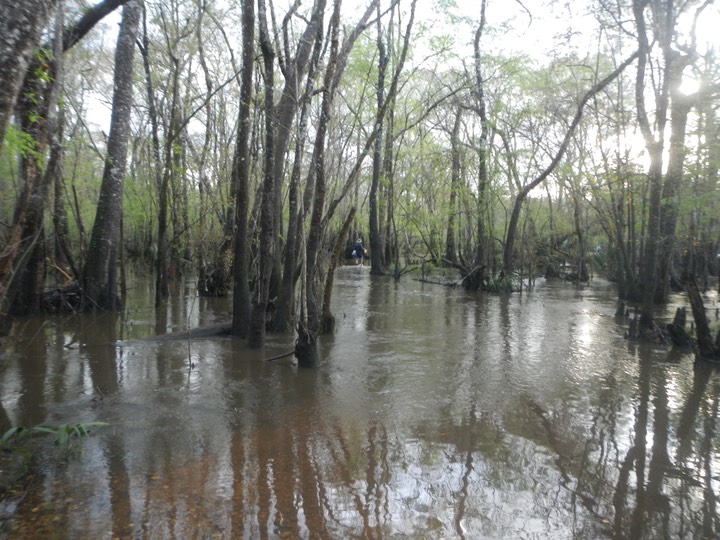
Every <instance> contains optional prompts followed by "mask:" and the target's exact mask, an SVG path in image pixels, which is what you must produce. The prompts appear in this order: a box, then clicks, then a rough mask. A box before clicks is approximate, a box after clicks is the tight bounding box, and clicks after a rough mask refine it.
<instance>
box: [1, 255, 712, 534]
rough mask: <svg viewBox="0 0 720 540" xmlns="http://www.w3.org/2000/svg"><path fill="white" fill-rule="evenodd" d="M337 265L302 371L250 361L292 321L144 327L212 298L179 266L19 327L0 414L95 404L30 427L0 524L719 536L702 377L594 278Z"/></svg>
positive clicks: (277, 345)
mask: <svg viewBox="0 0 720 540" xmlns="http://www.w3.org/2000/svg"><path fill="white" fill-rule="evenodd" d="M335 287H336V288H335V294H334V302H335V304H334V313H335V315H336V318H337V329H336V332H335V334H334V335H332V336H327V337H325V338H323V340H322V342H321V343H320V346H321V350H322V352H323V357H324V358H325V362H324V363H323V365H322V366H320V367H319V368H318V369H313V370H299V369H297V368H294V367H289V366H287V365H278V364H276V363H273V362H266V361H265V360H264V358H265V356H273V355H274V354H277V353H278V352H284V351H285V350H287V349H289V348H291V347H292V340H293V336H292V335H273V336H270V338H269V339H270V342H269V343H268V348H267V351H266V352H260V351H252V350H249V349H247V348H246V347H245V346H244V344H243V343H242V342H239V341H234V340H232V339H229V338H214V339H208V340H197V341H193V342H192V343H189V342H186V341H174V342H157V341H152V342H148V341H142V340H141V339H140V338H142V337H145V336H147V335H151V334H152V333H153V332H154V331H155V330H157V329H162V331H163V332H165V331H178V330H182V329H183V328H187V327H188V326H194V325H195V324H213V323H216V322H218V321H220V320H223V318H224V317H227V313H228V311H229V306H228V305H227V304H228V302H229V300H227V301H225V302H223V301H222V300H214V301H213V302H206V301H204V300H200V299H198V298H195V297H194V296H193V295H192V294H190V291H192V287H191V285H180V286H178V287H177V289H176V290H175V291H174V292H175V296H174V298H173V301H172V302H171V303H170V304H169V305H168V307H167V309H163V310H160V311H156V310H155V308H154V307H153V306H152V305H151V304H150V302H151V300H152V294H150V293H149V292H148V289H147V284H146V283H143V282H141V283H138V286H137V287H136V288H135V289H133V291H135V292H136V293H137V295H138V296H136V299H135V300H132V299H131V303H130V304H129V306H130V309H129V310H128V311H127V312H126V313H125V314H123V316H120V317H117V316H102V317H87V318H85V317H76V318H72V319H50V320H30V321H28V322H27V324H25V325H24V326H20V327H19V328H18V329H17V331H16V332H15V335H14V337H13V340H14V341H13V343H12V346H11V348H10V350H9V352H8V360H7V362H6V367H5V369H4V370H3V371H2V373H0V392H2V393H1V394H0V396H1V400H0V403H1V405H2V409H0V412H2V415H0V421H3V422H5V423H6V424H8V423H12V424H14V425H17V424H25V425H34V424H37V423H40V422H48V423H54V424H59V423H62V422H78V421H81V422H89V421H92V420H102V421H105V422H108V423H109V424H110V426H109V427H107V428H105V429H103V430H102V431H99V432H97V433H95V434H93V435H92V436H91V437H90V438H89V439H87V440H85V441H83V442H82V444H81V446H80V448H81V451H80V452H79V453H78V454H77V455H76V456H75V457H74V458H71V459H59V458H58V457H57V452H56V451H55V450H53V449H51V448H48V449H47V453H46V456H45V457H44V458H43V460H42V468H41V472H42V474H40V475H38V476H37V477H36V478H35V479H34V480H33V482H32V483H31V484H30V485H29V486H28V492H27V495H26V496H25V498H24V499H23V500H22V503H21V505H20V509H19V512H18V515H17V516H16V519H15V521H14V523H13V527H14V529H13V530H12V533H11V534H9V535H10V536H12V537H13V538H36V537H38V535H40V536H45V537H49V538H153V539H155V538H161V539H162V538H298V537H313V538H315V537H320V538H336V537H359V538H383V537H399V536H407V537H413V538H423V537H425V538H468V539H469V538H473V539H474V538H502V537H505V538H553V539H554V538H598V537H608V538H661V537H665V538H674V537H714V536H716V535H717V532H718V531H717V527H718V525H717V524H718V514H717V509H716V499H717V493H718V491H717V488H718V473H717V470H716V465H717V462H718V461H717V460H718V448H717V442H716V440H717V437H715V418H716V417H717V409H718V401H719V400H720V378H718V374H717V373H716V372H715V371H714V370H711V369H693V366H692V358H691V356H690V354H689V353H688V352H687V351H679V352H678V351H675V352H672V353H669V352H668V351H667V350H665V349H663V348H659V347H652V346H645V345H642V346H641V345H638V344H633V343H628V342H627V341H626V340H625V339H624V338H623V328H622V327H621V326H618V324H617V323H616V322H615V320H614V317H613V314H614V292H613V290H612V288H611V287H610V286H608V285H607V284H602V283H597V284H593V285H592V286H589V287H586V288H584V289H580V290H577V289H575V288H574V287H571V286H568V287H566V286H564V285H555V284H541V285H539V286H538V287H537V288H536V290H535V291H533V292H531V293H524V294H523V295H512V296H496V295H477V296H475V295H468V294H467V293H465V292H464V291H462V290H456V289H448V288H444V287H440V286H435V285H428V284H422V283H418V282H414V281H404V282H402V283H396V282H393V281H389V280H384V279H378V278H373V277H371V276H369V273H368V272H367V269H363V268H357V267H349V268H341V269H339V270H338V275H337V277H336V280H335ZM3 415H4V419H3ZM5 534H8V533H7V531H5Z"/></svg>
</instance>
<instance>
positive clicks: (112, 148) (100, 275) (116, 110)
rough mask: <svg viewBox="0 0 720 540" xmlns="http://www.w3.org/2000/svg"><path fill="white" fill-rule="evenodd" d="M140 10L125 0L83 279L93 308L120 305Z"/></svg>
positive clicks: (108, 308)
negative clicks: (119, 278)
mask: <svg viewBox="0 0 720 540" xmlns="http://www.w3.org/2000/svg"><path fill="white" fill-rule="evenodd" d="M140 14H141V4H140V2H138V1H136V0H132V1H130V2H128V4H126V5H125V7H124V8H123V16H122V22H121V24H120V32H119V34H118V41H117V47H116V49H115V76H114V93H113V108H112V115H111V118H110V134H109V137H108V148H107V157H106V160H105V169H104V171H103V179H102V184H101V187H100V198H99V201H98V206H97V213H96V215H95V224H94V226H93V231H92V236H91V239H90V246H89V250H88V257H87V261H86V263H85V271H84V279H83V282H84V292H85V295H86V299H87V302H88V305H87V308H89V309H91V310H92V309H100V310H115V309H116V308H117V307H118V306H117V305H116V299H117V283H116V282H115V281H114V280H112V279H111V277H112V276H114V275H116V268H115V267H116V264H117V253H118V249H119V246H118V243H119V231H120V220H121V216H122V197H123V176H124V174H125V162H126V157H127V147H128V139H129V137H130V113H131V110H132V104H133V58H134V53H135V41H136V39H137V34H138V29H139V26H140Z"/></svg>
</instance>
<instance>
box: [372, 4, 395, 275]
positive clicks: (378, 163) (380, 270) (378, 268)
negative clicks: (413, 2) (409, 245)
mask: <svg viewBox="0 0 720 540" xmlns="http://www.w3.org/2000/svg"><path fill="white" fill-rule="evenodd" d="M377 48H378V80H377V94H376V98H377V112H376V117H375V133H376V136H375V146H374V148H373V168H372V181H371V182H370V195H369V200H368V205H369V207H370V224H369V225H370V227H369V228H370V263H371V269H370V273H371V274H374V275H382V274H384V273H385V268H384V267H383V264H382V259H383V257H382V249H381V248H380V227H379V225H378V189H379V186H380V175H381V173H382V170H383V169H382V156H383V152H382V148H383V127H384V126H383V122H384V116H385V114H384V113H385V111H384V110H383V103H384V101H385V72H386V70H387V66H388V63H389V61H390V60H389V58H388V55H387V50H386V48H385V43H384V42H383V34H382V23H381V18H380V4H379V3H378V6H377Z"/></svg>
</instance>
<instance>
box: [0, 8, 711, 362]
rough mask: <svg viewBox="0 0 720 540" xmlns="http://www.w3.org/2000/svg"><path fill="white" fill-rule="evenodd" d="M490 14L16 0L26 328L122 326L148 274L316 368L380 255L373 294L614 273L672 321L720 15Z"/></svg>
mask: <svg viewBox="0 0 720 540" xmlns="http://www.w3.org/2000/svg"><path fill="white" fill-rule="evenodd" d="M462 4H463V8H462V9H460V8H459V7H458V6H457V5H456V3H455V2H453V1H449V0H444V1H437V2H430V0H393V1H390V0H366V1H364V2H359V1H355V2H350V1H347V0H346V1H345V2H340V1H339V0H334V1H328V0H314V1H312V2H307V3H301V2H299V1H295V2H291V3H288V2H272V1H266V0H257V1H255V0H238V1H228V0H223V1H210V0H159V1H144V2H140V1H139V0H130V1H126V0H125V1H124V0H103V1H101V2H99V3H97V4H92V5H90V4H86V3H84V2H76V1H71V0H66V1H64V2H63V1H58V0H53V1H43V0H28V1H26V2H14V3H13V2H9V1H7V0H2V2H0V20H1V21H2V22H1V23H0V66H2V69H0V77H1V78H2V80H1V81H0V83H2V84H0V88H1V89H2V90H1V91H0V94H2V95H0V137H2V139H3V147H2V153H1V154H0V187H1V188H2V189H0V247H2V255H1V257H0V301H1V302H2V305H1V306H0V312H1V313H2V318H3V321H4V323H5V324H4V327H5V331H7V329H8V328H9V325H10V324H11V320H12V317H15V316H22V315H25V314H30V313H35V312H39V311H43V310H44V311H77V310H117V309H119V308H120V306H122V301H123V298H124V287H125V283H126V277H125V273H126V272H127V270H128V269H129V268H130V267H131V265H132V267H134V268H135V269H136V270H138V271H144V269H152V272H153V273H154V275H155V283H156V287H155V295H156V297H155V302H156V305H158V306H161V305H162V304H163V303H164V302H166V301H167V298H168V283H169V281H171V280H172V279H176V278H177V277H179V276H180V275H183V274H196V275H197V276H198V283H199V294H201V295H225V294H232V295H233V314H232V329H231V331H232V333H233V334H234V335H236V336H241V337H245V338H247V339H248V342H249V343H250V345H251V346H255V347H261V346H262V345H263V342H264V339H265V332H266V331H268V330H269V331H276V330H282V331H287V330H295V331H296V332H297V334H298V341H297V345H296V354H297V356H298V358H299V361H300V363H301V364H304V365H313V364H314V363H315V362H316V361H317V350H316V348H315V338H316V337H317V336H318V335H319V334H320V333H322V332H325V331H331V330H332V325H333V318H332V314H331V313H330V308H329V306H330V291H331V288H332V276H333V272H334V269H335V267H336V265H337V264H339V263H340V262H341V260H342V258H343V257H347V256H348V255H349V253H350V251H351V250H352V246H353V245H354V242H355V240H356V239H357V238H363V239H364V240H365V243H366V245H367V247H368V248H369V264H370V270H369V271H370V272H372V273H373V274H377V275H392V276H394V277H395V278H397V279H400V278H401V277H402V276H403V275H406V274H408V273H409V272H412V271H417V270H418V269H420V268H422V269H423V271H428V269H429V268H439V269H445V272H448V270H447V269H451V271H452V273H453V275H454V277H455V279H456V280H457V281H458V282H460V283H462V284H463V286H464V287H465V288H467V289H468V290H485V291H494V292H507V291H512V290H517V289H518V288H521V287H523V286H524V284H529V283H532V280H533V279H534V277H535V276H538V275H544V276H546V277H550V278H553V277H562V278H569V279H573V280H577V281H578V282H580V281H584V280H587V278H588V275H589V274H590V273H597V274H601V275H603V276H604V277H607V278H608V279H610V280H612V281H614V282H616V283H617V289H618V299H619V301H620V302H622V305H625V303H631V304H634V305H636V306H637V308H638V310H639V313H640V315H641V316H640V322H641V326H642V327H645V328H650V327H651V326H652V324H653V321H652V313H653V311H652V309H653V306H654V305H656V304H658V303H663V302H666V301H667V299H668V295H669V292H670V290H671V288H672V287H684V286H686V284H688V283H691V284H694V282H695V280H698V282H699V283H701V286H705V287H707V286H708V283H709V279H710V277H711V276H717V275H718V273H719V272H718V264H719V262H720V260H719V259H720V245H719V243H720V230H719V227H720V224H719V222H718V218H719V217H720V211H719V208H718V206H719V204H720V200H719V198H720V192H719V190H718V166H719V164H720V143H719V141H720V133H719V130H720V121H719V118H718V115H719V113H718V110H719V107H718V103H719V102H720V101H719V98H720V70H719V69H718V62H717V60H716V54H717V38H716V35H714V34H713V32H714V29H716V28H718V27H720V14H719V13H718V8H717V6H716V5H715V2H714V1H713V0H690V1H679V0H587V1H584V2H564V1H551V0H548V1H541V0H535V1H530V0H528V1H525V2H520V1H514V2H510V1H493V0H482V1H479V2H474V3H467V2H464V3H462ZM116 28H117V31H115V29H116ZM707 346H708V347H712V344H709V345H707ZM715 352H717V351H715Z"/></svg>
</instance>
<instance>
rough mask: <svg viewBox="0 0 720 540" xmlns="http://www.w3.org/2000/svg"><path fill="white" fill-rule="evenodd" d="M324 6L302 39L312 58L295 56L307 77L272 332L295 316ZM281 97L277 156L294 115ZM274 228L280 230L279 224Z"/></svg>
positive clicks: (278, 167) (292, 95)
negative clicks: (303, 181) (304, 173)
mask: <svg viewBox="0 0 720 540" xmlns="http://www.w3.org/2000/svg"><path fill="white" fill-rule="evenodd" d="M325 4H326V1H325V0H321V1H318V2H317V3H316V5H315V9H313V15H312V17H313V19H317V21H315V22H314V23H313V24H312V25H308V27H307V28H306V31H305V34H304V37H303V41H305V40H309V41H311V42H312V44H313V49H312V57H311V59H310V60H309V62H308V61H307V60H303V58H304V55H305V54H306V53H305V52H304V49H301V45H299V46H298V53H297V54H296V58H297V59H298V60H297V61H298V62H299V61H300V60H303V61H304V62H306V63H307V78H306V81H305V91H304V92H303V95H302V99H301V104H300V110H301V113H300V120H299V122H298V126H297V131H296V140H295V149H294V152H293V156H294V157H293V167H292V172H291V173H290V182H289V184H290V185H289V187H288V228H287V234H286V235H285V238H286V239H285V245H284V248H283V257H282V261H281V264H282V279H281V283H280V288H279V290H278V291H277V302H276V310H275V313H274V315H273V318H272V321H271V322H270V324H271V328H272V329H273V330H289V329H291V325H292V322H293V320H294V316H295V285H296V283H297V280H298V276H299V272H297V268H298V265H299V261H298V259H299V255H300V253H301V250H300V249H299V245H300V241H301V238H302V231H303V226H304V224H303V215H304V213H303V212H302V209H301V204H300V203H301V200H300V176H301V170H302V166H303V163H304V157H305V151H304V146H305V141H306V140H307V127H308V117H309V114H310V104H311V102H312V95H313V92H314V89H315V72H316V70H317V66H318V63H319V58H320V53H321V50H322V46H323V39H324V28H323V19H324V13H325ZM311 27H312V29H313V31H314V34H313V35H310V34H309V33H308V29H310V28H311ZM301 53H302V54H301ZM298 75H299V73H298V74H295V75H294V76H293V77H294V80H296V81H297V79H298ZM289 81H290V79H286V88H285V90H284V91H283V98H284V97H285V96H288V98H287V99H288V101H290V100H292V102H293V105H295V106H297V104H296V103H295V101H296V100H297V99H298V96H297V91H296V90H294V89H290V88H289V86H288V83H289ZM297 82H299V81H297ZM283 98H281V101H280V105H279V106H278V108H279V109H280V112H279V113H278V123H279V126H278V140H277V141H276V148H278V149H283V150H282V151H280V150H278V152H276V155H284V154H285V151H286V150H284V149H285V148H286V147H287V145H288V141H287V140H283V139H286V138H287V136H288V135H289V132H288V133H287V134H286V133H284V129H283V128H282V127H281V126H284V125H285V123H286V122H287V123H288V128H289V123H290V122H291V119H292V118H293V117H294V115H295V114H296V112H297V111H296V110H295V109H294V108H293V109H291V110H292V115H290V114H289V111H288V112H286V113H285V114H283V112H282V111H283V110H285V109H286V105H284V104H283ZM288 109H289V107H288ZM283 118H285V119H283ZM284 161H285V160H284V159H276V160H275V174H276V175H278V174H279V175H281V176H284V175H285V172H284V168H283V167H284ZM276 184H277V177H276ZM278 206H280V205H278ZM276 217H277V215H276ZM276 229H278V230H279V225H278V227H277V228H276ZM271 294H272V293H271Z"/></svg>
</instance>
